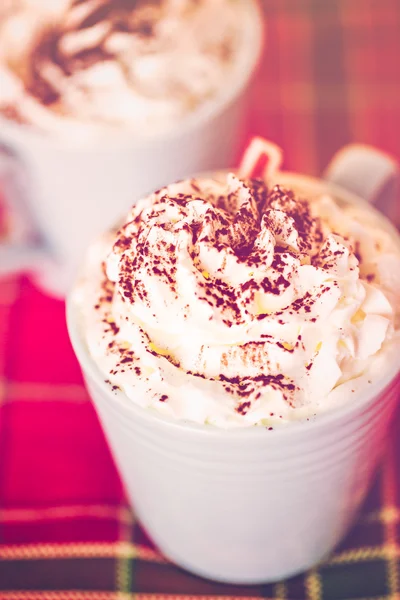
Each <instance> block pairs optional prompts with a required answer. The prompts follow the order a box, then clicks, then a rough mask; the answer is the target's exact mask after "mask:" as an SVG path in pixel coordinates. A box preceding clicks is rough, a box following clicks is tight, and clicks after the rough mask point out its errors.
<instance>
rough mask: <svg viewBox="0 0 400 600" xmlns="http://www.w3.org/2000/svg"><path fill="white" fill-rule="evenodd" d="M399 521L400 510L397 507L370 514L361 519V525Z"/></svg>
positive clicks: (389, 507)
mask: <svg viewBox="0 0 400 600" xmlns="http://www.w3.org/2000/svg"><path fill="white" fill-rule="evenodd" d="M399 521H400V510H399V509H398V508H397V507H396V506H388V507H387V508H382V510H376V511H374V512H370V513H368V514H367V515H365V516H364V517H363V518H361V519H360V522H361V523H398V522H399Z"/></svg>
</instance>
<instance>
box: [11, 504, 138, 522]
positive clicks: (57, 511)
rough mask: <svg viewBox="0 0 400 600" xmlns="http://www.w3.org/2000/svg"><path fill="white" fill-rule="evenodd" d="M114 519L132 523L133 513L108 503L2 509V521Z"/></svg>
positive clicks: (124, 507) (125, 508) (126, 508)
mask: <svg viewBox="0 0 400 600" xmlns="http://www.w3.org/2000/svg"><path fill="white" fill-rule="evenodd" d="M77 518H79V519H84V518H90V519H104V520H107V519H114V520H119V521H123V522H125V523H129V524H130V523H132V513H131V511H130V509H129V508H128V507H126V506H113V505H108V504H98V505H97V504H93V505H89V506H85V505H72V506H50V507H47V508H6V509H0V523H18V522H23V523H24V522H28V521H29V522H30V521H41V522H42V521H56V520H58V519H62V520H65V519H77Z"/></svg>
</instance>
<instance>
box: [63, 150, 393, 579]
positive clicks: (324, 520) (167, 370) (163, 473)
mask: <svg viewBox="0 0 400 600" xmlns="http://www.w3.org/2000/svg"><path fill="white" fill-rule="evenodd" d="M258 143H259V142H257V144H258ZM262 145H263V146H264V143H262ZM266 147H267V154H268V155H269V158H270V159H271V158H272V160H270V162H269V163H268V167H267V169H266V172H267V177H266V180H267V181H269V189H268V191H267V190H266V189H265V185H263V184H262V183H260V182H257V181H253V182H251V181H250V182H248V181H247V183H246V180H248V179H249V173H252V170H251V169H249V168H248V167H247V164H248V163H250V165H251V163H252V160H248V159H249V157H248V156H247V158H246V159H245V161H244V162H243V164H242V168H241V169H239V173H238V177H237V176H233V175H229V176H227V175H226V173H222V174H221V176H218V177H217V178H214V177H213V176H211V177H210V176H209V175H204V176H199V177H196V178H195V179H192V180H189V181H187V182H185V183H181V184H177V185H173V186H168V187H167V188H166V189H164V190H161V191H159V192H156V193H155V194H154V195H153V196H152V197H151V198H150V200H147V201H144V202H143V203H142V204H141V205H140V208H139V207H138V208H137V209H134V210H133V213H131V217H133V218H134V220H133V221H132V220H129V219H128V221H129V223H127V224H125V226H123V227H122V229H120V231H119V233H118V234H117V233H116V232H114V233H113V234H112V235H111V236H110V238H109V240H108V241H107V239H106V237H107V236H106V237H104V238H103V239H102V240H101V241H100V243H99V244H98V245H94V246H92V248H91V251H90V253H89V258H88V261H87V264H86V267H87V268H86V269H85V270H84V272H83V273H82V275H83V278H82V279H80V281H78V282H77V284H76V286H75V288H74V290H73V292H72V293H71V295H70V297H69V299H68V302H67V320H68V328H69V332H70V336H71V341H72V344H73V347H74V349H75V352H76V354H77V357H78V359H79V362H80V364H81V367H82V371H83V374H84V377H85V381H86V384H87V386H88V390H89V392H90V395H91V397H92V399H93V401H94V404H95V407H96V410H97V413H98V415H99V418H100V421H101V423H102V425H103V428H104V431H105V434H106V436H107V439H108V441H109V443H110V447H111V450H112V452H113V455H114V457H115V460H116V464H117V466H118V468H119V470H120V473H121V476H122V478H123V480H124V483H125V486H126V489H127V492H128V494H129V498H130V500H131V502H132V504H133V506H134V510H135V514H136V515H137V517H138V519H139V520H140V522H141V523H142V524H143V526H144V527H145V528H146V530H147V531H148V533H149V535H150V536H151V538H152V539H153V540H154V542H155V543H156V544H157V545H158V547H159V548H160V550H161V551H162V552H163V553H164V555H165V556H166V557H167V558H169V559H171V560H172V561H174V562H176V563H177V564H178V565H180V566H181V567H184V568H186V569H188V570H190V571H192V572H194V573H196V574H197V575H201V576H205V577H209V578H211V579H216V580H219V581H225V582H234V583H260V582H267V581H277V580H280V579H283V578H286V577H289V576H291V575H294V574H296V573H299V572H300V571H303V570H306V569H308V568H310V567H312V566H313V565H315V564H316V563H317V562H318V561H320V560H321V559H323V558H324V557H325V556H326V555H327V554H328V553H330V552H331V551H332V550H333V549H334V547H335V546H336V545H337V544H338V543H339V542H340V541H341V540H342V538H343V537H344V535H345V534H346V533H347V531H348V529H349V527H350V526H351V524H352V522H353V520H354V518H355V515H356V513H357V511H358V509H359V507H360V504H361V503H362V501H363V499H364V497H365V495H366V492H367V490H368V487H369V485H370V483H371V480H372V476H373V474H374V472H375V469H376V466H377V464H378V462H379V459H380V458H381V456H382V453H383V450H384V447H385V441H386V439H387V436H388V429H389V425H390V422H391V418H392V415H393V413H394V410H395V408H396V406H397V402H398V397H399V392H400V378H399V367H400V365H399V359H398V353H397V355H396V353H395V352H391V350H390V348H391V347H392V348H393V350H394V349H395V348H396V347H398V346H397V341H398V333H397V332H396V331H397V328H398V323H397V322H396V318H395V314H396V313H397V314H398V300H399V289H398V282H399V280H398V273H399V271H398V260H399V248H400V239H399V234H398V232H396V230H395V229H394V228H393V227H392V226H391V225H390V223H389V222H388V221H387V220H385V219H384V218H383V217H381V216H380V215H379V213H378V212H377V211H374V210H372V209H370V208H369V207H368V206H367V204H366V203H365V201H364V200H366V199H369V200H375V201H377V202H378V203H379V205H381V204H382V200H384V201H385V202H386V203H387V205H389V204H392V203H393V201H395V200H396V196H395V195H393V194H391V193H390V191H389V190H390V186H388V185H385V184H388V182H389V180H391V181H392V182H393V181H394V180H397V181H398V177H399V171H398V166H397V164H396V163H395V162H394V161H393V160H392V159H390V158H389V157H387V156H386V155H384V154H382V153H380V152H379V151H376V150H374V149H371V148H367V147H363V146H349V147H347V148H345V149H344V150H343V151H342V152H341V153H339V154H338V156H337V157H336V158H335V159H334V160H333V162H332V164H331V166H330V167H329V169H328V171H327V173H326V174H325V180H316V179H312V178H308V177H305V176H302V175H298V174H294V173H285V172H281V171H280V172H279V173H276V174H275V176H274V175H273V172H274V168H273V167H274V165H275V166H277V165H279V162H280V161H279V152H278V151H277V150H276V148H275V150H274V152H272V154H271V152H270V149H271V146H270V145H268V144H267V146H266ZM250 158H251V157H250ZM244 167H245V168H244ZM215 179H216V180H215ZM243 179H244V180H245V182H243V181H242V180H243ZM276 184H278V185H279V186H282V187H279V188H275V187H274V186H275V185H276ZM341 184H342V187H340V185H341ZM283 188H291V189H293V190H294V195H292V193H291V192H287V191H283ZM346 189H347V190H349V189H350V190H352V191H353V192H356V191H357V190H358V191H359V192H360V193H361V194H362V195H363V196H364V200H363V199H362V198H360V197H357V196H356V195H353V194H352V193H350V192H349V191H346ZM392 190H393V188H392ZM188 196H189V198H188ZM297 197H299V198H303V200H300V201H298V200H295V198H297ZM261 207H263V210H261ZM140 211H142V213H141V212H140ZM300 215H301V217H300ZM222 218H223V219H224V221H226V222H223V220H222ZM135 219H136V220H135ZM249 242H250V243H249ZM356 242H358V243H357V244H356ZM107 244H109V245H108V249H107ZM159 246H161V248H159ZM108 251H110V253H109V252H108ZM107 256H108V258H107ZM258 258H261V261H260V262H258ZM103 259H104V261H105V262H104V263H103V265H101V263H102V260H103ZM250 262H251V263H252V264H251V265H250ZM101 266H102V268H101ZM228 291H229V292H230V293H229V294H228V293H227V292H228ZM99 292H101V294H99ZM275 292H277V293H275ZM114 294H115V298H114ZM229 297H230V300H229V301H228V298H229ZM123 298H124V300H123ZM164 298H166V299H167V300H168V303H167V304H165V303H164ZM246 300H248V302H246ZM279 313H281V314H279ZM272 315H273V316H272ZM258 317H260V318H258ZM314 319H315V321H314ZM102 320H104V321H105V322H103V323H102V322H101V321H102ZM186 323H187V325H186ZM263 335H264V336H266V337H261V336H263ZM102 336H104V337H102ZM299 336H300V338H301V339H299ZM396 339H397V341H396ZM255 341H258V342H260V341H261V342H262V343H261V345H257V344H255ZM124 342H125V343H124ZM260 348H261V354H262V357H261V356H259V351H260ZM114 349H115V350H116V351H115V353H114ZM223 354H227V356H226V357H224V356H223ZM393 354H394V355H393ZM228 357H229V359H228ZM173 359H174V360H175V363H176V364H173ZM179 362H180V363H181V364H182V365H183V368H182V366H178V363H179ZM278 363H279V366H278ZM310 365H311V366H310ZM109 369H111V370H112V371H113V373H112V374H111V376H107V372H108V370H109ZM339 369H340V373H339ZM124 371H125V372H124ZM195 371H196V373H195ZM308 373H309V374H310V375H308ZM235 374H236V378H235ZM268 374H270V377H268ZM221 375H222V376H221ZM280 375H281V376H280ZM289 378H290V381H289ZM318 386H320V392H321V393H320V395H319V394H318ZM353 386H354V387H353ZM340 389H341V391H342V392H343V394H338V393H336V395H335V391H336V390H340ZM353 389H354V392H353V391H352V390H353ZM332 390H333V391H332ZM157 394H159V395H158V396H157ZM163 394H164V395H165V396H166V397H164V398H163V397H162V395H163ZM258 394H260V396H258ZM247 402H249V403H250V406H248V405H247V404H246V403H247ZM257 403H258V404H257ZM272 403H275V410H276V412H277V414H283V416H284V420H289V419H291V418H293V417H295V415H298V416H299V419H296V420H295V422H291V423H286V424H285V426H277V424H278V420H276V421H272V422H271V421H270V419H273V417H275V415H273V416H271V414H270V412H275V410H271V411H270V412H269V414H268V413H267V414H266V411H265V409H266V408H267V407H268V404H270V405H271V404H272ZM171 407H172V408H171ZM260 407H261V408H262V410H261V411H259V412H258V413H257V410H258V408H260ZM196 408H197V409H198V410H197V412H196ZM324 408H330V409H331V410H329V411H326V410H324ZM263 411H264V412H263ZM316 412H317V413H318V414H317V416H316V417H315V418H310V417H308V418H309V419H310V420H307V418H302V417H304V416H305V415H307V414H308V415H310V414H314V413H316ZM265 416H267V421H266V422H264V417H265ZM206 417H207V419H206ZM208 418H210V420H211V422H212V425H211V424H209V420H208ZM185 419H186V420H185ZM206 420H207V423H205V421H206ZM244 423H245V424H247V425H249V424H252V423H258V426H253V427H238V426H237V425H238V424H244ZM227 424H229V427H227ZM260 425H261V426H260ZM270 429H272V430H270Z"/></svg>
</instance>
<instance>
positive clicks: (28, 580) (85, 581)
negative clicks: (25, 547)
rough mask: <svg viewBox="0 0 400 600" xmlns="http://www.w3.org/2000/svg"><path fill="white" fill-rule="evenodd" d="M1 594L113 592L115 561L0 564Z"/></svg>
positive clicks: (76, 559) (55, 560)
mask: <svg viewBox="0 0 400 600" xmlns="http://www.w3.org/2000/svg"><path fill="white" fill-rule="evenodd" d="M2 590H4V591H5V590H46V591H52V590H87V591H90V590H97V591H115V559H114V558H97V559H82V558H68V559H44V560H27V561H24V560H13V561H0V591H2Z"/></svg>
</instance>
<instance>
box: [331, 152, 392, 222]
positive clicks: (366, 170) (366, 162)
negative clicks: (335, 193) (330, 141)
mask: <svg viewBox="0 0 400 600" xmlns="http://www.w3.org/2000/svg"><path fill="white" fill-rule="evenodd" d="M323 178H324V179H325V180H326V181H328V182H330V183H333V184H335V185H338V186H340V187H342V188H344V189H345V190H347V191H349V192H352V193H353V194H355V195H357V196H359V197H360V198H363V199H364V200H367V201H368V202H371V204H374V205H375V206H376V208H377V209H378V210H380V211H381V212H382V213H384V214H385V215H386V217H388V219H389V220H390V221H391V222H392V224H393V225H395V226H396V227H400V168H399V164H398V163H397V161H396V160H395V159H394V158H393V157H391V156H390V155H388V154H386V153H384V152H381V151H380V150H377V149H376V148H373V147H372V146H364V145H363V144H349V145H348V146H344V147H343V148H342V149H341V150H339V152H337V153H336V154H335V155H334V157H333V159H332V161H331V162H330V164H329V166H328V168H327V169H326V171H325V173H324V175H323Z"/></svg>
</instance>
